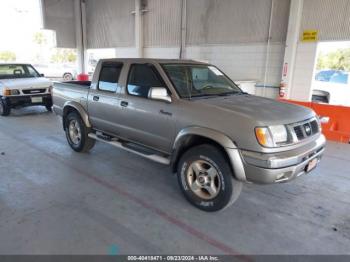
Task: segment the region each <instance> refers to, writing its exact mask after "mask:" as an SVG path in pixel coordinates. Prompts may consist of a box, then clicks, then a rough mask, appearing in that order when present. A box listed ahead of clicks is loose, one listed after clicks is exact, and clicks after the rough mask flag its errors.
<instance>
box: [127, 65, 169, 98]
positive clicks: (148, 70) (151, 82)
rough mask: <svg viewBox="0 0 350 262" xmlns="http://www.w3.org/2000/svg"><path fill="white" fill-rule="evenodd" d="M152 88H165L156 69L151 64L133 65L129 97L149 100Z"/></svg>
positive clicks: (128, 87)
mask: <svg viewBox="0 0 350 262" xmlns="http://www.w3.org/2000/svg"><path fill="white" fill-rule="evenodd" d="M151 87H164V83H163V81H162V79H161V77H160V76H159V74H158V73H157V70H156V68H155V67H154V66H153V65H149V64H134V65H132V66H131V68H130V72H129V78H128V85H127V89H128V93H129V95H132V96H139V97H143V98H148V92H149V90H150V88H151Z"/></svg>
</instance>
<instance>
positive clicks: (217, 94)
mask: <svg viewBox="0 0 350 262" xmlns="http://www.w3.org/2000/svg"><path fill="white" fill-rule="evenodd" d="M52 94H53V110H54V112H55V113H56V114H58V115H59V116H62V120H63V121H62V122H63V129H64V131H65V133H66V137H67V141H68V143H69V145H70V146H71V148H72V149H73V150H75V151H77V152H87V151H89V150H90V149H91V148H92V147H93V146H94V145H95V142H96V141H102V142H104V143H108V144H110V145H112V146H115V147H117V148H120V149H124V150H126V151H129V152H133V153H135V154H137V155H139V156H142V157H145V158H147V159H150V160H153V161H155V162H158V163H161V164H165V165H169V166H170V167H171V169H172V171H173V172H174V173H177V177H178V182H179V186H180V188H181V190H182V192H183V194H184V196H185V197H186V198H187V200H188V201H189V202H190V203H192V204H193V205H194V206H196V207H198V208H200V209H202V210H205V211H217V210H221V209H223V208H225V207H228V206H229V205H231V204H232V203H234V202H235V201H236V200H237V198H238V196H239V194H240V192H241V190H242V186H243V183H256V184H277V183H281V182H287V181H291V180H293V179H295V178H297V177H299V176H301V175H304V174H308V173H309V172H311V171H312V170H314V168H315V167H316V166H317V164H318V162H319V161H320V159H321V156H322V154H323V152H324V150H325V143H326V140H325V137H324V136H323V135H322V133H321V125H320V121H319V119H318V117H317V116H316V115H315V113H314V112H313V111H312V110H310V109H308V108H305V107H301V106H296V105H291V104H287V103H282V102H278V101H275V100H271V99H267V98H262V97H257V96H252V95H248V94H246V93H244V92H242V91H241V89H240V88H239V87H238V86H237V85H236V84H235V83H234V82H233V81H232V80H230V79H229V78H228V77H227V76H226V75H225V74H224V73H223V72H222V71H221V70H220V69H218V68H217V67H215V66H214V65H210V64H206V63H200V62H196V61H190V60H161V59H105V60H101V61H99V63H98V65H97V67H96V70H95V73H94V75H93V79H92V82H66V83H54V88H53V93H52Z"/></svg>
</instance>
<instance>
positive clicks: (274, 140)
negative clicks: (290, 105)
mask: <svg viewBox="0 0 350 262" xmlns="http://www.w3.org/2000/svg"><path fill="white" fill-rule="evenodd" d="M255 135H256V138H257V140H258V142H259V144H260V145H262V146H264V147H278V146H281V145H284V144H287V143H288V142H289V141H288V140H289V139H288V137H289V136H288V131H287V128H286V127H285V126H284V125H279V126H269V127H257V128H255Z"/></svg>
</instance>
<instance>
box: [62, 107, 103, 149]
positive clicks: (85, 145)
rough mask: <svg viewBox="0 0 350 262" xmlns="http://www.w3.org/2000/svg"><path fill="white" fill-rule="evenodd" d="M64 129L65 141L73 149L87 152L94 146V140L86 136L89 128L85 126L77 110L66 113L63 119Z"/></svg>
mask: <svg viewBox="0 0 350 262" xmlns="http://www.w3.org/2000/svg"><path fill="white" fill-rule="evenodd" d="M65 131H66V137H67V141H68V143H69V145H70V147H71V148H72V149H73V150H74V151H76V152H88V151H90V149H92V148H93V147H94V145H95V142H96V141H95V140H94V139H91V138H90V137H89V136H88V134H89V131H90V130H89V128H88V127H86V126H85V124H84V122H83V120H82V119H81V117H80V115H79V114H78V113H77V112H71V113H69V114H68V116H67V118H66V121H65Z"/></svg>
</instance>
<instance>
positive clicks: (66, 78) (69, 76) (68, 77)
mask: <svg viewBox="0 0 350 262" xmlns="http://www.w3.org/2000/svg"><path fill="white" fill-rule="evenodd" d="M63 80H64V81H72V80H73V75H72V74H71V73H64V74H63Z"/></svg>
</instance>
